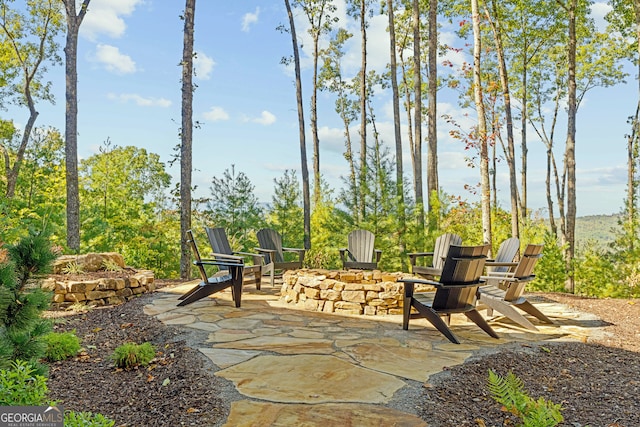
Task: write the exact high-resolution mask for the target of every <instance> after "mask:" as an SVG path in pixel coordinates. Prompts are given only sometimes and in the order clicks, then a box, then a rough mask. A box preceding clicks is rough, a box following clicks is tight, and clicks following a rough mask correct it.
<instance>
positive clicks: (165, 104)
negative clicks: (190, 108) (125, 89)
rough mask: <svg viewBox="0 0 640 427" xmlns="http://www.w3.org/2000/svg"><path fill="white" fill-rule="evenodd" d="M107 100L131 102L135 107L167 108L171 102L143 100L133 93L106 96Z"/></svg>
mask: <svg viewBox="0 0 640 427" xmlns="http://www.w3.org/2000/svg"><path fill="white" fill-rule="evenodd" d="M107 98H109V99H111V100H114V101H120V102H123V103H126V102H129V101H132V102H134V103H135V104H136V105H138V106H140V107H162V108H167V107H170V106H171V101H169V100H168V99H165V98H144V97H142V96H140V95H138V94H135V93H121V94H120V95H116V94H114V93H110V94H108V95H107Z"/></svg>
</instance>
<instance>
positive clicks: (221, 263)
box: [193, 259, 244, 267]
mask: <svg viewBox="0 0 640 427" xmlns="http://www.w3.org/2000/svg"><path fill="white" fill-rule="evenodd" d="M193 265H203V266H204V265H215V266H218V267H242V266H243V265H244V262H242V260H240V262H237V261H232V260H229V261H217V260H214V259H202V260H200V261H193Z"/></svg>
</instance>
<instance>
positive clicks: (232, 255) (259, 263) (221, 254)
mask: <svg viewBox="0 0 640 427" xmlns="http://www.w3.org/2000/svg"><path fill="white" fill-rule="evenodd" d="M204 231H205V232H206V233H207V237H208V238H209V244H210V245H211V250H212V251H213V253H212V254H211V256H212V257H213V259H216V260H218V259H219V260H221V261H224V260H226V259H235V260H237V259H242V260H244V259H245V258H251V259H252V261H253V264H252V265H247V264H245V265H244V270H243V278H244V281H243V283H244V284H245V285H246V284H251V283H255V285H256V289H257V290H260V285H261V281H262V276H263V275H264V274H267V273H269V272H270V271H271V270H273V264H272V263H270V264H266V263H265V262H264V255H260V254H256V253H250V252H237V251H234V250H232V249H231V245H230V244H229V239H228V238H227V233H226V232H225V230H224V228H222V227H216V228H210V227H205V228H204ZM271 286H273V281H271Z"/></svg>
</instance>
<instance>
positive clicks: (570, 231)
mask: <svg viewBox="0 0 640 427" xmlns="http://www.w3.org/2000/svg"><path fill="white" fill-rule="evenodd" d="M577 6H578V0H570V1H569V10H568V12H569V45H568V46H567V48H568V52H567V54H568V62H569V76H568V82H567V83H568V92H567V145H566V147H565V166H566V177H567V220H566V230H565V236H566V243H567V247H566V248H567V249H566V251H565V264H566V268H567V271H568V272H569V275H568V276H567V277H568V278H567V282H566V284H565V289H566V290H567V291H568V292H571V293H573V292H574V290H575V279H574V277H573V257H574V255H575V243H576V242H575V227H576V114H577V106H578V105H577V96H576V94H577V88H576V49H577V46H576V45H577V41H576V9H577Z"/></svg>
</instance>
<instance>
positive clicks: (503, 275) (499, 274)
mask: <svg viewBox="0 0 640 427" xmlns="http://www.w3.org/2000/svg"><path fill="white" fill-rule="evenodd" d="M481 278H482V279H483V280H496V279H499V280H506V279H511V278H513V273H511V272H509V271H490V272H489V273H488V274H486V275H484V276H481Z"/></svg>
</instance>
